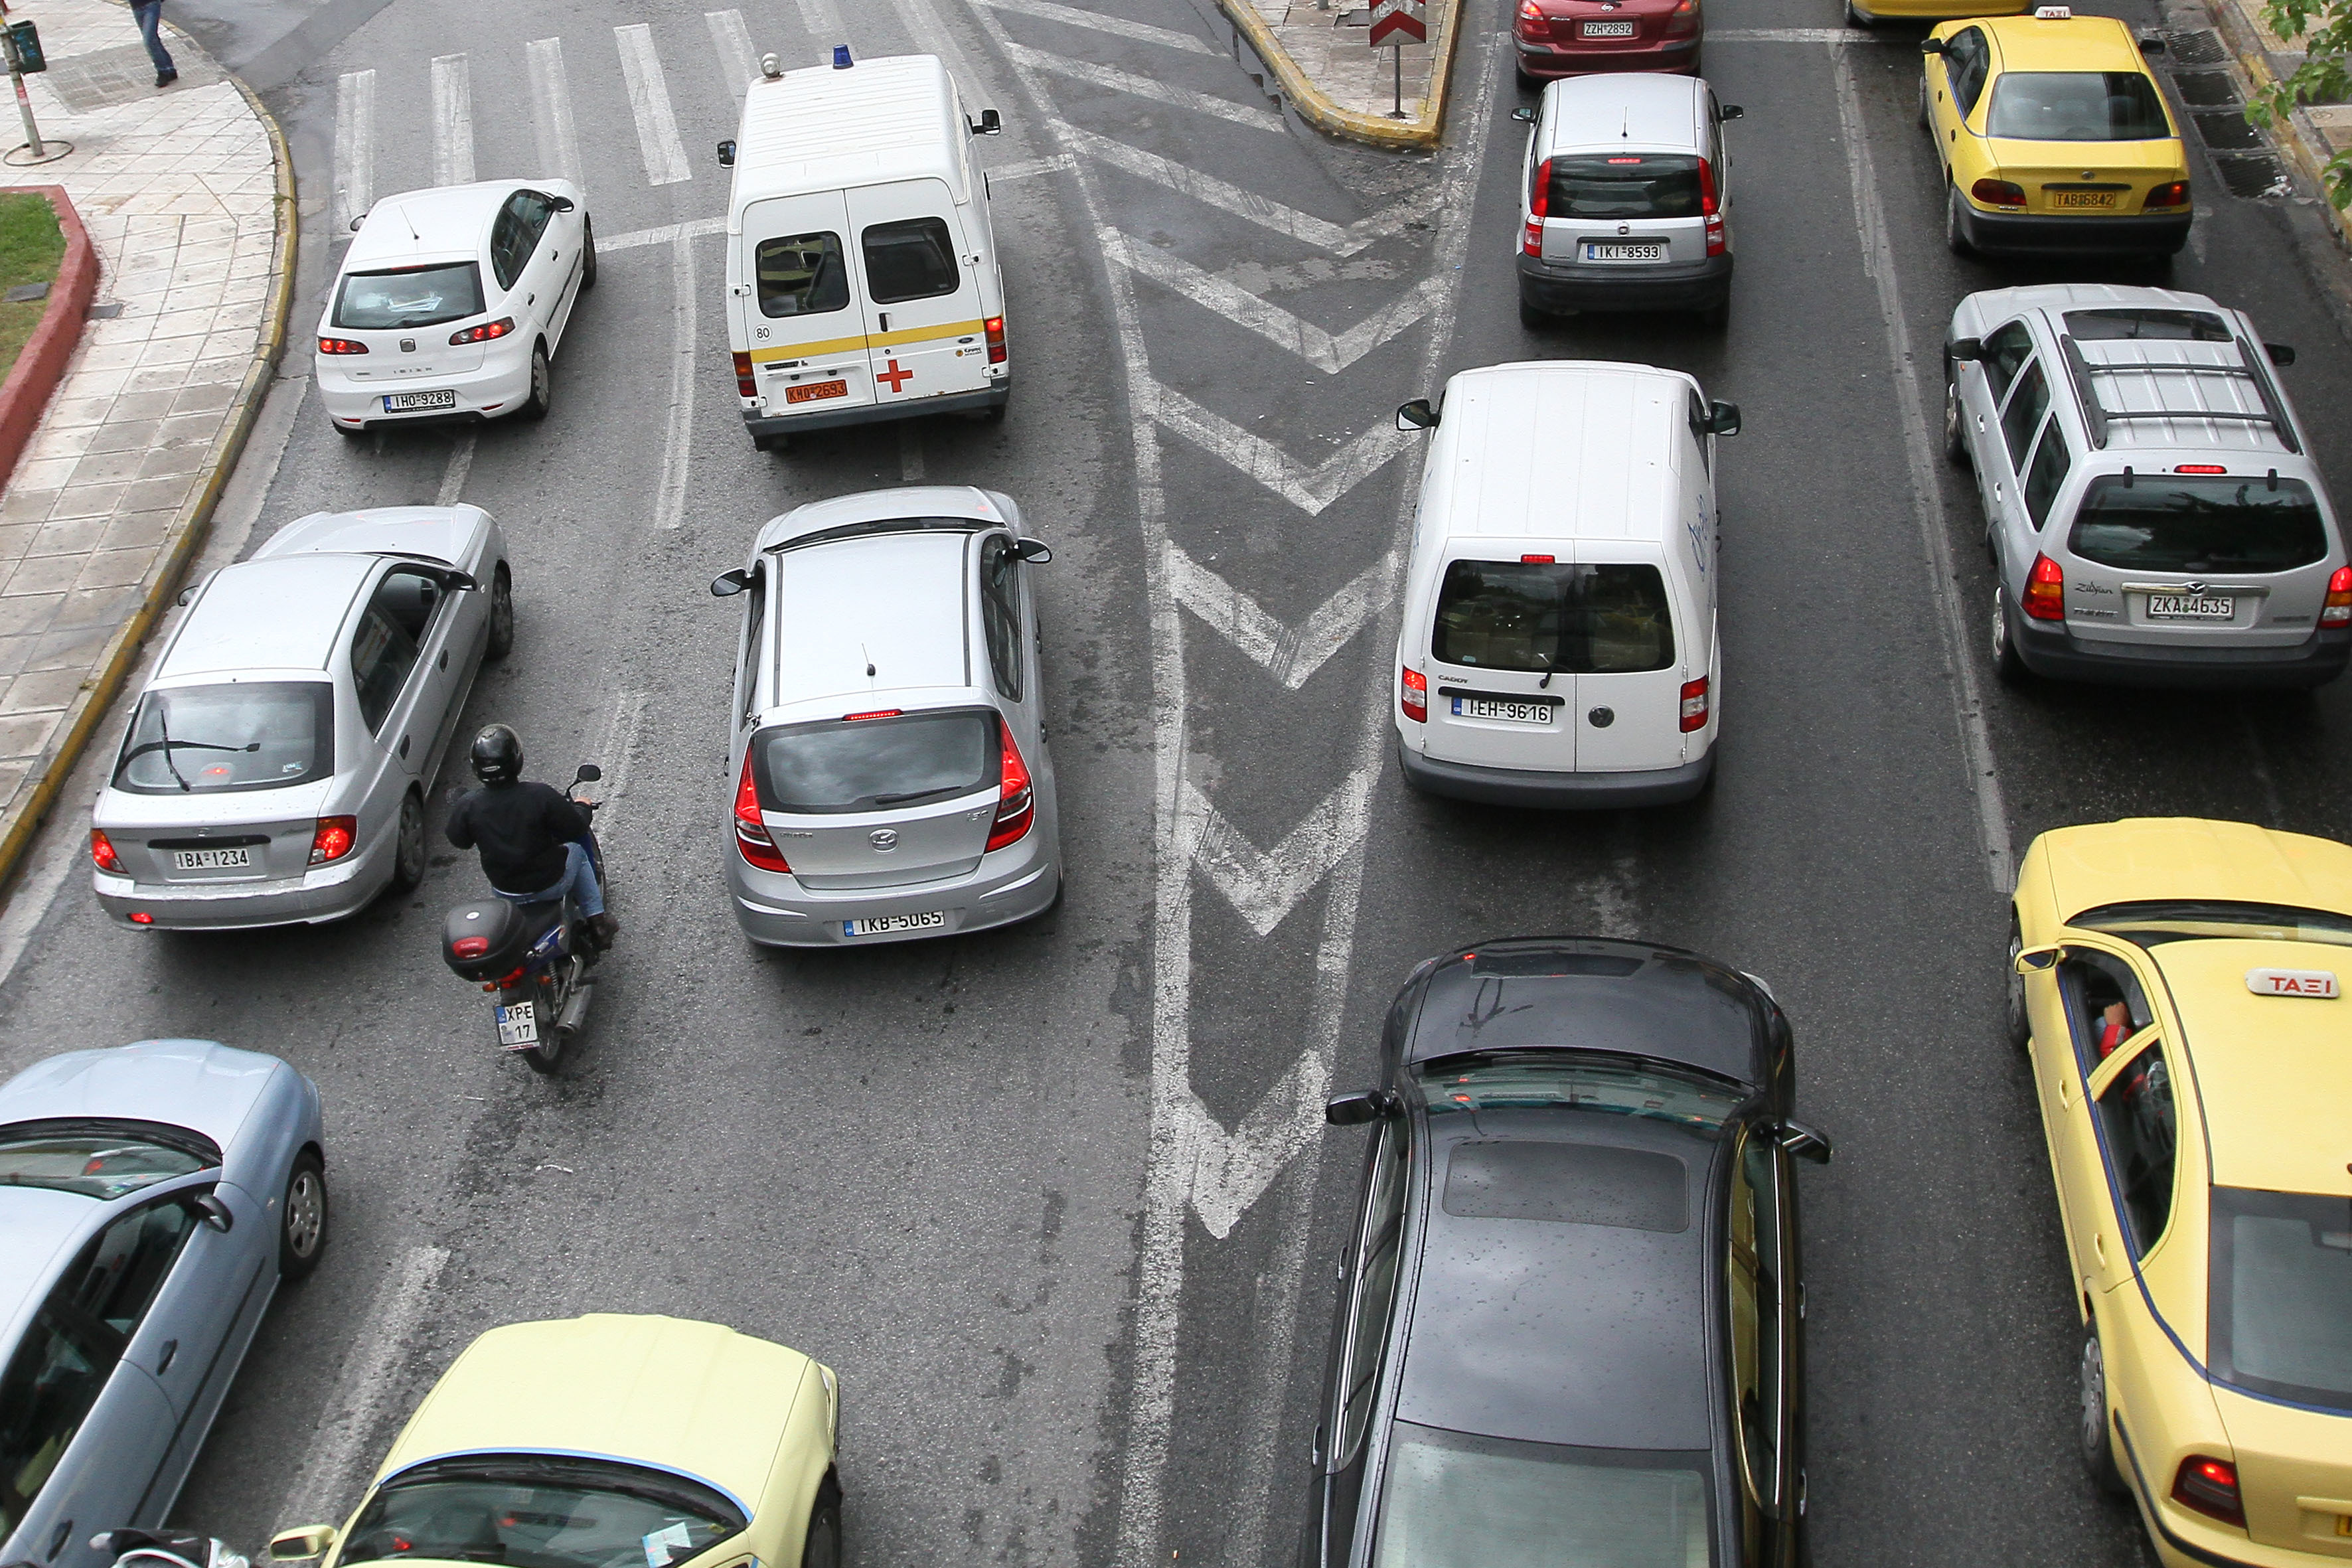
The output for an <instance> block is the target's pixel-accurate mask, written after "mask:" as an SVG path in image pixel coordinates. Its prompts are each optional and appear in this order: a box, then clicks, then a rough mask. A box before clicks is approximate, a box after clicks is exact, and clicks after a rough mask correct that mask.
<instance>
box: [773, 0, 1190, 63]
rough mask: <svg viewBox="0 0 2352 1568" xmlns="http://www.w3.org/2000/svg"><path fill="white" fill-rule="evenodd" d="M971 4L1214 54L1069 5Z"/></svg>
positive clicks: (1165, 33) (976, 0)
mask: <svg viewBox="0 0 2352 1568" xmlns="http://www.w3.org/2000/svg"><path fill="white" fill-rule="evenodd" d="M807 3H808V0H802V4H803V5H806V4H807ZM971 4H973V5H986V6H990V7H992V8H993V9H995V10H999V11H1011V12H1013V13H1014V14H1016V15H1018V16H1035V17H1038V18H1040V19H1041V20H1044V21H1047V22H1060V23H1062V24H1064V25H1065V26H1072V27H1085V28H1087V30H1088V31H1090V32H1097V33H1108V34H1110V35H1112V36H1113V37H1120V38H1126V39H1128V40H1129V41H1130V42H1133V43H1139V44H1157V45H1159V46H1160V47H1161V48H1163V49H1181V50H1183V51H1184V52H1185V53H1186V54H1191V55H1213V54H1216V53H1217V52H1218V51H1217V50H1215V49H1213V48H1212V47H1209V45H1207V44H1206V43H1204V42H1202V40H1201V39H1199V38H1196V37H1193V36H1192V34H1190V33H1179V32H1175V31H1173V30H1171V29H1170V28H1167V27H1155V26H1152V25H1151V24H1150V23H1149V22H1129V21H1128V20H1126V19H1125V18H1124V17H1119V16H1096V15H1095V14H1094V13H1093V12H1092V11H1081V10H1079V9H1077V8H1076V6H1073V5H1055V4H1054V3H1053V0H971Z"/></svg>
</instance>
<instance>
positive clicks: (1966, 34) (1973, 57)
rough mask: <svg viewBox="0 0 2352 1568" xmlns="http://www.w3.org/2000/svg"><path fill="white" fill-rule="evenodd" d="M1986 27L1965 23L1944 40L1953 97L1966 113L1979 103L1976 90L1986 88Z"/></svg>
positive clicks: (1963, 112)
mask: <svg viewBox="0 0 2352 1568" xmlns="http://www.w3.org/2000/svg"><path fill="white" fill-rule="evenodd" d="M1988 52H1989V51H1988V50H1987V48H1986V47H1985V36H1984V29H1983V28H1981V27H1962V28H1961V29H1960V30H1959V31H1958V32H1957V33H1954V34H1953V35H1952V36H1951V37H1950V38H1948V39H1947V40H1946V41H1945V44H1944V70H1945V74H1946V75H1947V77H1948V79H1950V82H1951V86H1952V101H1953V102H1954V103H1957V104H1958V105H1959V109H1960V112H1961V114H1963V115H1966V114H1967V113H1968V112H1969V110H1973V109H1975V108H1976V106H1977V94H1979V93H1980V92H1982V91H1983V90H1984V79H1985V60H1986V56H1987V54H1988Z"/></svg>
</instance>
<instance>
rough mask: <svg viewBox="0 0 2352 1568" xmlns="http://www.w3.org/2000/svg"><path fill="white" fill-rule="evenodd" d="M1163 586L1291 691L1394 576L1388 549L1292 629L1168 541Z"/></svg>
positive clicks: (1348, 633)
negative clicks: (1165, 579)
mask: <svg viewBox="0 0 2352 1568" xmlns="http://www.w3.org/2000/svg"><path fill="white" fill-rule="evenodd" d="M1166 555H1167V563H1168V588H1169V592H1171V594H1173V595H1175V596H1176V602H1177V603H1178V604H1180V605H1183V606H1184V607H1185V608H1186V609H1188V610H1190V611H1192V613H1193V614H1194V615H1196V616H1200V617H1201V619H1202V620H1203V621H1205V622H1207V623H1208V624H1209V626H1211V627H1212V628H1213V629H1214V630H1215V631H1218V632H1220V633H1222V634H1223V636H1224V637H1225V640H1226V641H1228V642H1230V643H1232V644H1233V645H1234V647H1237V648H1239V649H1241V650H1242V652H1244V653H1245V654H1247V655H1248V656H1249V657H1250V658H1253V659H1255V660H1256V661H1257V663H1259V664H1260V665H1262V666H1264V667H1265V671H1266V673H1267V674H1269V675H1271V676H1273V677H1274V678H1275V679H1276V680H1279V681H1280V682H1282V684H1283V685H1284V687H1285V688H1286V689H1289V690H1292V691H1296V690H1297V689H1299V688H1300V687H1302V686H1304V685H1306V684H1307V677H1308V676H1311V675H1313V674H1314V673H1315V672H1316V671H1317V670H1318V669H1320V668H1323V661H1324V660H1326V659H1328V658H1330V657H1331V656H1332V655H1333V654H1335V653H1338V652H1339V650H1340V649H1341V648H1343V647H1346V646H1347V645H1348V639H1349V637H1354V636H1355V635H1356V631H1357V628H1359V627H1360V626H1363V625H1364V623H1365V622H1367V621H1369V620H1370V619H1371V618H1372V616H1374V615H1375V614H1377V613H1378V612H1379V611H1380V609H1381V606H1382V605H1386V604H1387V603H1388V602H1389V595H1390V593H1391V591H1392V589H1393V587H1394V584H1395V578H1396V566H1397V558H1396V552H1394V551H1391V552H1389V553H1388V554H1386V555H1383V556H1382V557H1381V559H1379V560H1378V561H1375V562H1373V563H1371V564H1370V566H1367V567H1365V568H1364V569H1363V570H1362V571H1361V572H1359V573H1358V574H1356V576H1355V579H1354V581H1352V582H1350V583H1349V584H1348V585H1347V586H1346V587H1344V588H1341V589H1340V590H1339V592H1338V593H1336V594H1334V595H1331V596H1330V597H1329V598H1328V599H1326V600H1324V601H1323V603H1322V604H1321V605H1318V606H1317V607H1316V609H1315V612H1314V613H1313V614H1312V615H1310V616H1307V619H1306V622H1305V623H1304V624H1303V625H1301V626H1298V627H1297V628H1296V629H1293V628H1292V627H1290V626H1285V625H1284V624H1283V623H1282V622H1280V621H1278V620H1276V619H1275V617H1274V616H1270V615H1268V614H1267V613H1266V612H1265V608H1264V607H1263V606H1261V605H1259V604H1258V602H1257V601H1256V600H1255V599H1253V598H1251V597H1250V596H1249V595H1247V594H1244V593H1243V592H1242V591H1241V590H1240V589H1239V588H1236V587H1234V585H1233V584H1230V583H1228V582H1226V581H1225V580H1224V579H1223V577H1220V576H1219V575H1217V574H1216V573H1214V572H1213V571H1211V570H1210V569H1209V568H1208V567H1206V566H1203V565H1202V564H1201V563H1199V562H1197V561H1195V560H1193V559H1192V556H1190V555H1188V554H1186V553H1185V552H1184V548H1183V546H1181V545H1180V544H1177V543H1175V542H1172V541H1171V542H1170V544H1169V545H1168V548H1167V552H1166Z"/></svg>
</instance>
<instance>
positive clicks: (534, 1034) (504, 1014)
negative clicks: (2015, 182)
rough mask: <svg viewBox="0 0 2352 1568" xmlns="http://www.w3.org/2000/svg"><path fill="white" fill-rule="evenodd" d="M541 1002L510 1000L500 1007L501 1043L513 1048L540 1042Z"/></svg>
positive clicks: (518, 1048) (517, 1048) (516, 1048)
mask: <svg viewBox="0 0 2352 1568" xmlns="http://www.w3.org/2000/svg"><path fill="white" fill-rule="evenodd" d="M538 1009H539V1004H537V1003H536V1002H509V1003H507V1004H506V1005H504V1006H501V1007H500V1008H499V1044H500V1045H502V1046H505V1047H509V1048H510V1049H513V1050H520V1049H522V1048H523V1047H526V1046H535V1045H537V1044H539V1011H538Z"/></svg>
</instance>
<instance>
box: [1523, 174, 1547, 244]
mask: <svg viewBox="0 0 2352 1568" xmlns="http://www.w3.org/2000/svg"><path fill="white" fill-rule="evenodd" d="M1550 206H1551V160H1550V159H1549V158H1546V159H1545V160H1544V161H1543V162H1542V163H1538V164H1537V165H1536V177H1535V179H1534V181H1533V183H1531V184H1529V185H1528V232H1527V236H1526V237H1525V238H1523V239H1521V240H1520V241H1519V249H1520V251H1521V253H1522V254H1525V255H1528V256H1541V255H1542V254H1543V226H1544V214H1545V213H1546V212H1547V211H1548V210H1549V208H1550Z"/></svg>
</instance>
